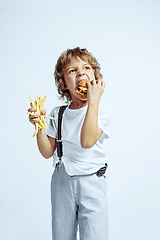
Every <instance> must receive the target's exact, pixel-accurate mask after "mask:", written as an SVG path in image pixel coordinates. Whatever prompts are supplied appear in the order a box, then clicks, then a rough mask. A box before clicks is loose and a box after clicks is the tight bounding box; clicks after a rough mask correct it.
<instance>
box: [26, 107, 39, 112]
mask: <svg viewBox="0 0 160 240" xmlns="http://www.w3.org/2000/svg"><path fill="white" fill-rule="evenodd" d="M36 111H37V109H36V108H29V109H28V112H36Z"/></svg>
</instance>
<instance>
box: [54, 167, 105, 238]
mask: <svg viewBox="0 0 160 240" xmlns="http://www.w3.org/2000/svg"><path fill="white" fill-rule="evenodd" d="M51 204H52V240H76V239H77V238H76V235H77V227H78V226H79V235H80V240H99V239H103V240H108V210H107V183H106V176H105V175H103V176H99V177H98V176H97V175H96V174H91V175H82V176H69V175H68V174H67V173H66V171H65V168H64V164H60V165H59V166H56V168H55V171H54V173H53V175H52V180H51Z"/></svg>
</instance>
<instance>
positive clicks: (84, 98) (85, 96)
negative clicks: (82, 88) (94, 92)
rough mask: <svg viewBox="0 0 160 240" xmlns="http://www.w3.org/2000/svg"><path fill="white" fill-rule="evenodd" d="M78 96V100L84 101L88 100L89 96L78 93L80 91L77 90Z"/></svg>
mask: <svg viewBox="0 0 160 240" xmlns="http://www.w3.org/2000/svg"><path fill="white" fill-rule="evenodd" d="M76 94H77V96H78V98H80V99H82V100H87V94H85V93H80V92H78V90H76Z"/></svg>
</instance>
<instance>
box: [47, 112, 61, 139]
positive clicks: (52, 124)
mask: <svg viewBox="0 0 160 240" xmlns="http://www.w3.org/2000/svg"><path fill="white" fill-rule="evenodd" d="M58 110H59V107H56V108H54V109H53V110H52V111H51V112H50V114H49V115H48V116H49V117H52V118H54V120H53V119H50V118H46V122H47V125H49V126H48V129H47V128H46V134H47V135H48V136H50V137H52V138H56V137H57V122H58Z"/></svg>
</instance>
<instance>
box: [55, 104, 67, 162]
mask: <svg viewBox="0 0 160 240" xmlns="http://www.w3.org/2000/svg"><path fill="white" fill-rule="evenodd" d="M66 107H67V106H66V105H65V106H61V107H60V109H59V113H58V134H57V141H56V144H57V155H58V157H59V160H60V161H61V157H62V155H63V150H62V140H61V123H62V117H63V113H64V110H65V109H66Z"/></svg>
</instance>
